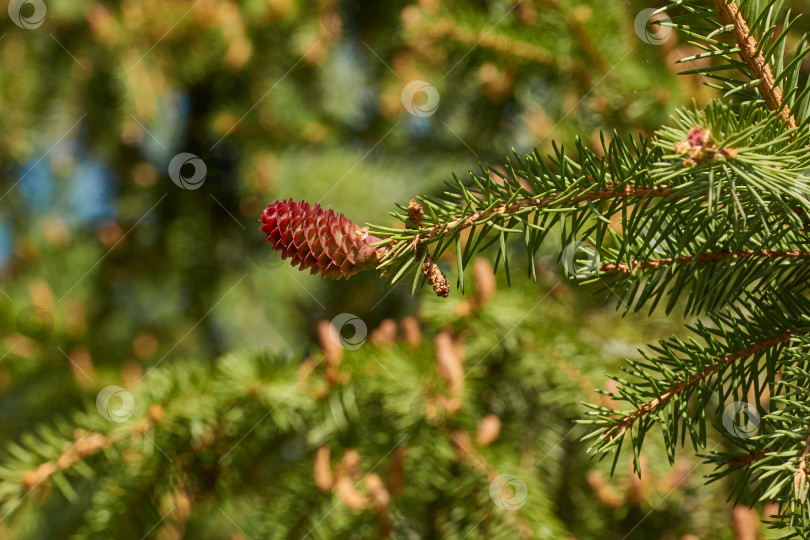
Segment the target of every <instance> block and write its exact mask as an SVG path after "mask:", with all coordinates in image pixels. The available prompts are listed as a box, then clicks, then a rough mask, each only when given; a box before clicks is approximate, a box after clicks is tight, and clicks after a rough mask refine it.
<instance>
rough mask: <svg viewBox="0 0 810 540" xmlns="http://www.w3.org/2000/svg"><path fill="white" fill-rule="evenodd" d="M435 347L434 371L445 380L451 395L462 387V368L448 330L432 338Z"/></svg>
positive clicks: (457, 392)
mask: <svg viewBox="0 0 810 540" xmlns="http://www.w3.org/2000/svg"><path fill="white" fill-rule="evenodd" d="M434 346H435V347H436V371H437V372H438V374H439V377H441V378H442V379H444V380H445V382H446V383H447V387H448V389H449V390H450V394H451V395H458V394H459V393H461V390H462V389H463V388H464V370H463V369H462V367H461V361H460V359H459V355H458V354H457V351H456V348H455V345H454V343H453V338H452V337H450V332H448V331H447V330H443V331H442V332H440V333H439V334H438V335H437V336H436V339H435V340H434Z"/></svg>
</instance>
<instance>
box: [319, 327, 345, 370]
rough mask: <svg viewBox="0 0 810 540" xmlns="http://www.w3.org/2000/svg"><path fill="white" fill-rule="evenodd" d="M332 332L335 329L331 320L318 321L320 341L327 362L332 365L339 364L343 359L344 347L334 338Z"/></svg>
mask: <svg viewBox="0 0 810 540" xmlns="http://www.w3.org/2000/svg"><path fill="white" fill-rule="evenodd" d="M332 332H335V330H333V329H332V325H331V324H330V323H329V321H321V322H319V323H318V342H319V343H320V344H321V350H322V351H323V355H324V357H325V358H326V363H327V364H329V365H330V366H337V365H338V364H340V361H341V360H342V359H343V349H342V348H341V346H340V345H338V344H337V343H335V340H334V339H332Z"/></svg>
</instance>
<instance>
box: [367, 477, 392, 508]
mask: <svg viewBox="0 0 810 540" xmlns="http://www.w3.org/2000/svg"><path fill="white" fill-rule="evenodd" d="M365 484H366V489H367V490H368V494H369V495H370V496H371V504H373V505H374V508H375V509H377V511H378V512H379V511H381V510H385V509H386V508H387V507H388V504H389V503H390V502H391V494H390V493H388V490H387V489H385V485H384V484H383V481H382V478H380V477H379V476H377V474H376V473H370V474H369V475H368V476H366V478H365Z"/></svg>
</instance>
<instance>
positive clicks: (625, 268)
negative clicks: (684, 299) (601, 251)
mask: <svg viewBox="0 0 810 540" xmlns="http://www.w3.org/2000/svg"><path fill="white" fill-rule="evenodd" d="M750 257H765V258H775V259H810V252H806V251H797V250H793V251H786V250H782V249H760V250H754V249H746V250H739V251H734V252H731V251H726V252H718V251H714V252H709V253H702V254H700V255H681V256H680V257H678V258H677V259H673V258H671V257H665V258H661V259H653V260H648V261H638V260H636V259H633V260H631V261H630V262H629V263H626V262H620V263H604V264H601V265H600V266H599V270H600V272H617V273H623V274H628V275H629V274H632V273H633V271H634V270H647V269H658V268H661V267H663V266H667V265H672V264H690V263H691V264H701V263H708V262H717V261H722V260H723V259H727V258H736V259H746V258H750Z"/></svg>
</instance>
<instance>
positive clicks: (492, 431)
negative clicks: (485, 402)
mask: <svg viewBox="0 0 810 540" xmlns="http://www.w3.org/2000/svg"><path fill="white" fill-rule="evenodd" d="M500 433H501V420H500V418H498V417H497V416H495V415H494V414H488V415H486V416H485V417H483V418H482V419H481V421H480V422H478V429H477V430H476V433H475V442H477V443H478V444H479V445H480V446H489V445H490V444H492V443H493V442H495V440H497V438H498V435H500Z"/></svg>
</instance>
